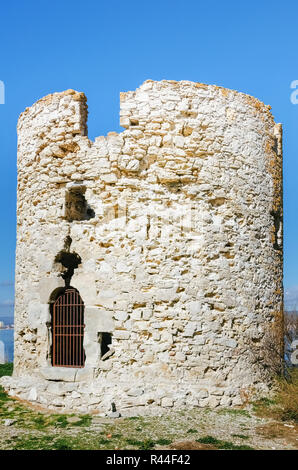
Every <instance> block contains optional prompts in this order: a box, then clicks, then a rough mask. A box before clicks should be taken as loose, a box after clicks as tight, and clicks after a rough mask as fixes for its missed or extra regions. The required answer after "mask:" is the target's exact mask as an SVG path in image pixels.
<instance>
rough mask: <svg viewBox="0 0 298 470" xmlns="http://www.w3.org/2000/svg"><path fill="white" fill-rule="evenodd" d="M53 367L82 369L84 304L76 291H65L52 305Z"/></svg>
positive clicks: (83, 354)
mask: <svg viewBox="0 0 298 470" xmlns="http://www.w3.org/2000/svg"><path fill="white" fill-rule="evenodd" d="M52 322H53V323H52V326H53V330H52V331H53V355H52V364H53V366H55V367H84V363H85V352H84V348H83V341H84V326H85V325H84V302H83V301H82V299H81V296H80V294H79V293H78V291H77V290H76V289H73V288H72V289H66V290H65V291H64V293H63V294H62V295H60V296H59V297H58V299H57V300H56V302H55V303H54V305H53V317H52Z"/></svg>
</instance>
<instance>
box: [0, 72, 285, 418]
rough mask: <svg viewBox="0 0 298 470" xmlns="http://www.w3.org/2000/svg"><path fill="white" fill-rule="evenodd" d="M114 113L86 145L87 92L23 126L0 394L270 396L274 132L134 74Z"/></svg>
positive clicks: (139, 402)
mask: <svg viewBox="0 0 298 470" xmlns="http://www.w3.org/2000/svg"><path fill="white" fill-rule="evenodd" d="M120 102H121V111H120V123H121V126H123V127H124V128H125V130H124V131H123V132H122V133H120V134H117V133H115V132H110V133H109V134H108V135H107V137H98V138H96V139H95V142H92V141H90V140H89V139H88V137H87V124H86V123H87V106H86V98H85V95H84V94H83V93H78V92H75V91H73V90H68V91H66V92H63V93H54V94H52V95H49V96H46V97H45V98H42V99H41V100H39V101H38V102H37V103H35V104H34V105H33V106H32V107H31V108H27V109H26V110H25V112H24V113H23V114H22V115H21V116H20V119H19V122H18V216H17V220H18V229H17V251H16V307H15V366H14V375H13V378H11V379H8V378H5V379H3V380H2V383H3V385H4V386H5V387H6V388H10V389H11V390H12V391H13V393H14V394H16V395H19V396H22V397H25V398H27V399H28V398H29V399H31V400H35V401H37V402H39V403H42V404H44V405H48V406H49V407H50V408H53V407H56V406H60V407H61V406H64V407H65V408H73V409H74V408H76V409H81V410H90V409H94V408H96V409H102V410H106V408H107V406H108V405H109V404H110V403H111V402H115V403H116V404H117V407H119V408H121V409H122V410H123V409H125V408H126V407H131V406H145V407H147V408H148V409H149V408H150V407H151V408H154V407H155V406H163V407H172V406H174V407H183V406H217V405H222V406H227V405H236V404H240V403H241V402H242V401H243V399H246V398H247V397H251V396H256V395H258V394H262V393H267V392H268V390H269V389H270V386H271V383H272V378H273V372H272V367H270V364H268V361H267V359H266V352H267V351H266V348H267V344H268V340H270V338H271V339H272V335H273V334H275V333H276V336H274V338H275V340H276V338H278V340H277V342H276V341H275V343H276V346H277V348H280V351H281V348H282V333H281V328H282V305H283V287H282V261H283V260H282V135H281V125H280V124H275V123H274V119H273V117H272V115H271V113H270V107H269V106H265V105H264V104H263V103H261V102H260V101H258V100H257V99H255V98H253V97H251V96H248V95H245V94H243V93H238V92H236V91H232V90H228V89H225V88H220V87H217V86H208V85H204V84H200V83H193V82H189V81H181V82H176V81H166V80H163V81H160V82H154V81H151V80H147V81H146V82H145V83H143V85H141V86H140V88H138V89H137V90H136V91H134V92H127V93H121V96H120ZM75 309H77V310H75ZM78 311H79V313H76V312H78ZM59 315H60V317H59ZM75 315H77V316H75ZM59 322H60V323H59ZM67 335H68V339H67ZM70 350H72V352H71V353H70ZM272 361H273V362H274V364H273V365H274V367H279V358H278V355H277V357H276V359H274V358H271V362H272Z"/></svg>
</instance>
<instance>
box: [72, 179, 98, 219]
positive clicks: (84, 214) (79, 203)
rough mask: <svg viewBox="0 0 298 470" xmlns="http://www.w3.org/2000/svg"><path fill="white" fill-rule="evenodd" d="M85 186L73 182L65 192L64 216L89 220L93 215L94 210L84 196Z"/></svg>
mask: <svg viewBox="0 0 298 470" xmlns="http://www.w3.org/2000/svg"><path fill="white" fill-rule="evenodd" d="M85 191H86V187H85V186H83V185H77V184H74V185H73V187H71V188H69V189H68V190H67V191H66V194H65V218H66V219H67V220H68V221H69V222H72V221H73V220H89V219H92V218H93V217H95V212H94V210H93V209H92V208H91V207H90V206H89V204H88V202H87V200H86V198H85Z"/></svg>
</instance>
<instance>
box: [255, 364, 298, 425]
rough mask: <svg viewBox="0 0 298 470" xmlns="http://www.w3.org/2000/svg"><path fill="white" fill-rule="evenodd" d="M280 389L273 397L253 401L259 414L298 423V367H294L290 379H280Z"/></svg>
mask: <svg viewBox="0 0 298 470" xmlns="http://www.w3.org/2000/svg"><path fill="white" fill-rule="evenodd" d="M278 385H279V391H278V392H277V394H276V395H275V397H274V398H273V399H268V398H262V399H260V400H257V401H255V402H254V403H253V411H254V412H255V413H256V414H257V415H258V416H264V417H266V416H268V417H272V418H275V419H277V420H280V421H294V422H296V423H298V369H297V368H295V369H292V371H291V373H290V377H289V379H288V380H285V379H284V378H282V379H279V381H278Z"/></svg>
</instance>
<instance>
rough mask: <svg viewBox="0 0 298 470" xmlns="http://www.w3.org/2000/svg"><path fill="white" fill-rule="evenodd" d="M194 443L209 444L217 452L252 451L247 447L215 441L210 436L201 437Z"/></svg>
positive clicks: (251, 448)
mask: <svg viewBox="0 0 298 470" xmlns="http://www.w3.org/2000/svg"><path fill="white" fill-rule="evenodd" d="M196 442H200V443H201V444H211V445H212V446H214V447H216V448H217V449H218V450H254V449H253V447H250V446H248V445H240V446H239V445H236V444H233V442H230V441H221V440H220V439H216V438H215V437H212V436H206V437H201V438H200V439H196Z"/></svg>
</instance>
